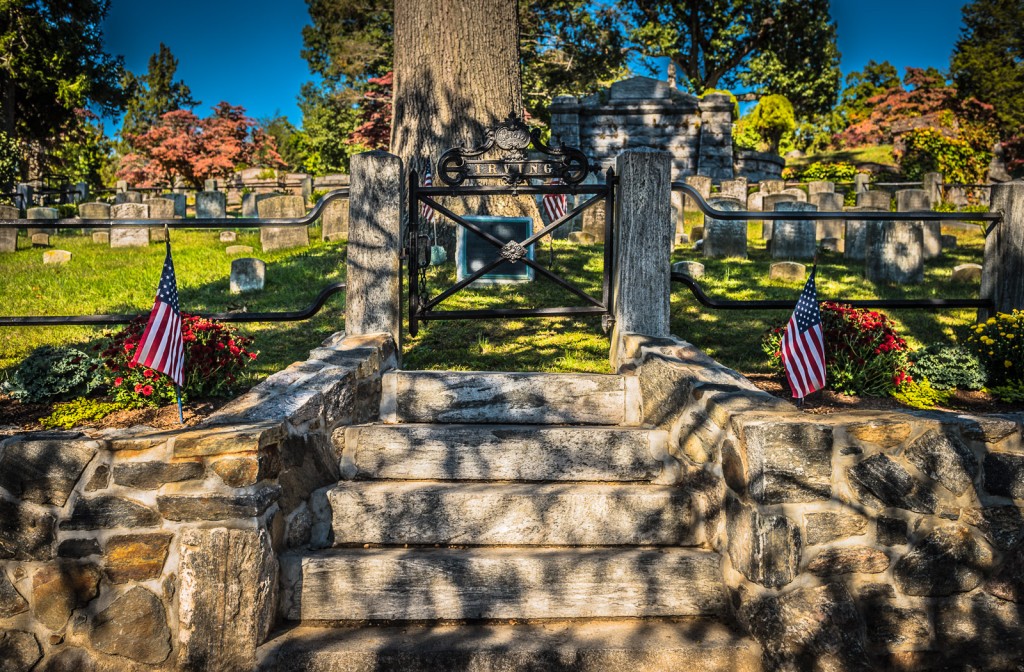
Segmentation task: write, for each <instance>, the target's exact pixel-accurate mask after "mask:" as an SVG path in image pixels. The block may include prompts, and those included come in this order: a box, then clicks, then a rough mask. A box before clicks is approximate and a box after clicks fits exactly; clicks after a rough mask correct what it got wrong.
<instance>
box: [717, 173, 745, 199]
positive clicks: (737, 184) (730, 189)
mask: <svg viewBox="0 0 1024 672" xmlns="http://www.w3.org/2000/svg"><path fill="white" fill-rule="evenodd" d="M719 196H721V197H722V198H732V199H735V200H737V201H739V202H740V203H746V202H747V178H745V177H738V178H736V179H734V180H722V189H721V193H720V194H719Z"/></svg>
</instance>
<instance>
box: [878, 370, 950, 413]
mask: <svg viewBox="0 0 1024 672" xmlns="http://www.w3.org/2000/svg"><path fill="white" fill-rule="evenodd" d="M892 396H893V398H894V399H895V400H896V401H898V402H900V403H901V404H903V405H904V406H910V407H911V408H921V409H925V410H927V409H930V408H935V407H936V406H938V405H939V404H945V403H946V402H948V401H949V398H950V396H952V393H951V392H947V391H945V390H937V389H935V388H934V387H933V386H932V384H931V382H929V380H928V379H927V378H921V379H920V380H907V381H905V382H904V383H903V384H902V385H900V386H899V387H898V388H896V390H895V391H894V392H893V393H892Z"/></svg>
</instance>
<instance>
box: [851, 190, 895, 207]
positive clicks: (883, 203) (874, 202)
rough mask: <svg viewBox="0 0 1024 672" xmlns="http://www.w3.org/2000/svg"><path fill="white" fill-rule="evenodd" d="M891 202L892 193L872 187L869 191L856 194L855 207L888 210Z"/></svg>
mask: <svg viewBox="0 0 1024 672" xmlns="http://www.w3.org/2000/svg"><path fill="white" fill-rule="evenodd" d="M891 202H892V194H890V193H889V192H888V191H883V190H881V189H872V190H871V191H865V192H861V193H859V194H857V207H858V208H877V209H880V210H889V206H890V204H891Z"/></svg>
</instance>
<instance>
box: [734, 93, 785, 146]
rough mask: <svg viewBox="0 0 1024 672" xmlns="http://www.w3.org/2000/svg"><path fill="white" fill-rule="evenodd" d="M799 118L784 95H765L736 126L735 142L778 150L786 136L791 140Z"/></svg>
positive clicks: (741, 144) (739, 144) (740, 144)
mask: <svg viewBox="0 0 1024 672" xmlns="http://www.w3.org/2000/svg"><path fill="white" fill-rule="evenodd" d="M795 128H796V118H795V117H794V115H793V106H792V105H790V103H789V101H788V100H786V97H785V96H777V95H772V96H765V97H764V98H762V99H761V100H760V101H758V103H757V105H756V106H755V107H754V109H753V110H751V111H750V112H749V113H748V114H747V115H746V116H745V117H743V118H742V119H740V120H739V122H738V123H737V124H736V125H735V126H733V142H735V143H736V144H737V145H738V146H739V147H743V148H746V149H754V150H757V151H759V152H774V153H776V154H778V153H779V148H780V146H781V145H782V144H783V140H784V139H789V140H790V141H791V138H792V134H793V129H795Z"/></svg>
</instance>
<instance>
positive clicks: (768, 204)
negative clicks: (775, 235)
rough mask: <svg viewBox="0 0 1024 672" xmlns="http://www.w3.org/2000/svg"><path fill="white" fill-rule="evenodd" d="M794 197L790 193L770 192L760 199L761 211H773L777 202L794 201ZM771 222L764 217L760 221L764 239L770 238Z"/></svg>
mask: <svg viewBox="0 0 1024 672" xmlns="http://www.w3.org/2000/svg"><path fill="white" fill-rule="evenodd" d="M795 202H796V198H794V197H793V196H792V195H791V194H781V193H779V194H770V195H768V196H765V197H763V198H762V199H761V212H775V206H776V204H778V203H795ZM773 223H774V222H772V221H771V220H768V219H765V220H762V222H761V238H763V239H765V240H771V239H772V224H773Z"/></svg>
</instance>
